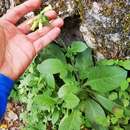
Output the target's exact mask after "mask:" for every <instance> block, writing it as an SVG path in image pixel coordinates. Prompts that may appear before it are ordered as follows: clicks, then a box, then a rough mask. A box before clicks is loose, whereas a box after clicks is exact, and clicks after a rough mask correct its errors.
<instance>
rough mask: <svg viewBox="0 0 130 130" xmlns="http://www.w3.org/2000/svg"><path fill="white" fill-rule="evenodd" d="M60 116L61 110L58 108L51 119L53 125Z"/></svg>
mask: <svg viewBox="0 0 130 130" xmlns="http://www.w3.org/2000/svg"><path fill="white" fill-rule="evenodd" d="M59 117H60V113H59V111H58V110H57V111H54V113H53V114H52V119H51V120H52V124H53V125H54V124H55V123H56V122H57V121H58V119H59Z"/></svg>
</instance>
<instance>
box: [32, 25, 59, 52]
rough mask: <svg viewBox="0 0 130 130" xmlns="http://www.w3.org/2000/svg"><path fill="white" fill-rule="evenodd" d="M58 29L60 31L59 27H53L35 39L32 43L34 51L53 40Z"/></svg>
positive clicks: (57, 34) (57, 33) (56, 35)
mask: <svg viewBox="0 0 130 130" xmlns="http://www.w3.org/2000/svg"><path fill="white" fill-rule="evenodd" d="M60 31H61V30H60V28H58V27H55V28H53V29H52V30H51V31H50V32H48V33H47V34H46V35H45V36H43V37H41V38H40V39H38V40H37V41H35V42H34V43H33V44H34V47H35V50H36V53H38V52H39V51H40V50H41V49H43V48H44V47H46V46H47V45H48V44H49V43H51V42H52V41H54V40H55V39H56V38H57V37H58V36H59V34H60Z"/></svg>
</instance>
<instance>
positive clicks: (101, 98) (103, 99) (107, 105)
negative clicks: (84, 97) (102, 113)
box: [95, 94, 121, 113]
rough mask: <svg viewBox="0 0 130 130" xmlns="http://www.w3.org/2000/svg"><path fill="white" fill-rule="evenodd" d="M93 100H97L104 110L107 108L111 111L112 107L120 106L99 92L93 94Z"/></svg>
mask: <svg viewBox="0 0 130 130" xmlns="http://www.w3.org/2000/svg"><path fill="white" fill-rule="evenodd" d="M95 100H97V101H98V102H99V103H100V104H101V105H102V106H103V107H104V108H105V109H106V110H108V111H109V112H111V113H113V109H114V108H118V107H119V108H120V107H121V106H120V105H118V104H116V103H115V102H113V101H111V100H109V99H107V98H106V97H104V96H102V95H99V94H95Z"/></svg>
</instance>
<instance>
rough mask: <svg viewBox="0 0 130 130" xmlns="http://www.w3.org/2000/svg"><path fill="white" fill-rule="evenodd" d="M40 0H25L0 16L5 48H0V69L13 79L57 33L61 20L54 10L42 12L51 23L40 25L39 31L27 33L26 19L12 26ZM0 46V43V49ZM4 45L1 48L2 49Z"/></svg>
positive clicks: (38, 4) (38, 3) (28, 29)
mask: <svg viewBox="0 0 130 130" xmlns="http://www.w3.org/2000/svg"><path fill="white" fill-rule="evenodd" d="M39 6H40V0H28V1H27V2H25V3H23V4H22V5H19V6H17V7H15V8H14V9H12V10H10V11H8V12H7V14H6V15H4V16H3V17H2V18H1V19H0V26H1V27H0V28H2V29H3V31H4V33H5V40H6V41H5V43H4V44H5V45H3V46H5V47H3V53H4V56H3V57H4V58H3V57H2V56H0V57H1V59H3V60H2V61H3V62H2V65H1V67H0V72H1V73H3V74H5V75H7V76H9V77H10V78H12V79H14V80H16V79H17V78H18V77H19V76H20V75H21V74H22V73H23V72H24V71H25V70H26V68H27V67H28V65H29V64H30V63H31V61H32V60H33V58H34V57H35V56H36V55H37V53H38V52H39V51H40V50H41V49H42V48H44V47H45V46H47V45H48V44H49V43H50V42H52V41H53V40H55V38H56V37H57V36H58V35H59V33H60V27H62V25H63V20H62V19H60V18H57V19H56V17H57V15H56V13H55V12H54V11H49V12H47V13H46V15H47V16H48V17H49V19H50V20H51V24H52V26H46V27H43V29H41V30H37V31H35V32H32V33H29V32H30V26H31V25H29V24H27V23H28V21H25V22H24V23H22V24H20V25H18V26H16V23H17V22H18V20H19V19H20V18H21V17H22V16H24V15H25V14H26V13H28V12H30V11H32V10H34V9H36V8H38V7H39ZM1 47H2V45H0V48H1ZM4 48H5V51H4Z"/></svg>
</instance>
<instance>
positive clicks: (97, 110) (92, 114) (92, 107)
mask: <svg viewBox="0 0 130 130" xmlns="http://www.w3.org/2000/svg"><path fill="white" fill-rule="evenodd" d="M85 102H86V103H85V104H86V106H85V107H86V110H85V114H86V116H87V118H88V119H89V120H90V121H91V123H96V118H97V117H100V116H101V117H104V118H105V112H104V110H103V109H102V107H101V106H100V105H99V104H98V103H96V102H95V101H94V100H92V99H88V100H86V101H85Z"/></svg>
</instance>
